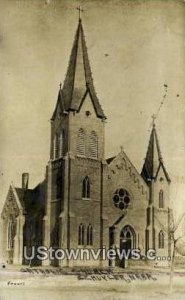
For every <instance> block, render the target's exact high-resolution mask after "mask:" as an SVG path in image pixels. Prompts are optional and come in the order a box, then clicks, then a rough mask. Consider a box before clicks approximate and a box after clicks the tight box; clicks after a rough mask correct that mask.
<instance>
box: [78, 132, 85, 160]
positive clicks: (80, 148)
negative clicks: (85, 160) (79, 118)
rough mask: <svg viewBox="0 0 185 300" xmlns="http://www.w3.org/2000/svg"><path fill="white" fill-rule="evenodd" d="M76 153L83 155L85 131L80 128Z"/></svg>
mask: <svg viewBox="0 0 185 300" xmlns="http://www.w3.org/2000/svg"><path fill="white" fill-rule="evenodd" d="M77 155H82V156H85V132H84V130H83V129H82V128H81V129H80V130H79V132H78V137H77Z"/></svg>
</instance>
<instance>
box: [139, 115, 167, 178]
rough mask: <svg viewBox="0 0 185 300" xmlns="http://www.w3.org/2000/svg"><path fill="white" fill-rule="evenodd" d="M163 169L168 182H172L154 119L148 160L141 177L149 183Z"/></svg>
mask: <svg viewBox="0 0 185 300" xmlns="http://www.w3.org/2000/svg"><path fill="white" fill-rule="evenodd" d="M161 167H162V169H163V172H164V174H165V177H166V179H167V181H168V182H170V178H169V175H168V173H167V171H166V169H165V166H164V162H163V158H162V154H161V149H160V145H159V140H158V136H157V131H156V126H155V119H154V118H153V124H152V131H151V134H150V139H149V144H148V149H147V153H146V158H145V161H144V165H143V168H142V172H141V175H142V177H143V178H144V179H145V180H146V181H147V182H148V181H150V180H152V179H156V178H157V175H158V172H159V169H160V168H161Z"/></svg>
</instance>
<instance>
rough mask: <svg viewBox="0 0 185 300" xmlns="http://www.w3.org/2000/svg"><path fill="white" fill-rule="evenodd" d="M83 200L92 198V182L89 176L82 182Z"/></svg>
mask: <svg viewBox="0 0 185 300" xmlns="http://www.w3.org/2000/svg"><path fill="white" fill-rule="evenodd" d="M82 198H87V199H89V198H90V181H89V177H88V176H86V177H85V178H84V179H83V182H82Z"/></svg>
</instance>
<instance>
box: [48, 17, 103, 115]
mask: <svg viewBox="0 0 185 300" xmlns="http://www.w3.org/2000/svg"><path fill="white" fill-rule="evenodd" d="M87 93H89V94H90V97H91V100H92V103H93V106H94V109H95V112H96V115H97V117H98V118H102V119H105V118H106V117H105V115H104V112H103V110H102V108H101V106H100V103H99V100H98V97H97V95H96V92H95V88H94V83H93V78H92V73H91V68H90V63H89V58H88V53H87V47H86V42H85V36H84V31H83V26H82V21H81V18H80V17H79V22H78V27H77V30H76V34H75V39H74V43H73V47H72V50H71V55H70V59H69V65H68V69H67V73H66V77H65V80H64V84H63V87H62V88H61V89H60V90H59V96H58V102H60V106H61V107H62V108H63V109H64V110H65V112H68V111H78V110H79V108H80V105H81V103H82V101H83V98H84V97H85V95H86V94H87ZM54 115H55V112H54V114H53V117H52V119H53V118H54Z"/></svg>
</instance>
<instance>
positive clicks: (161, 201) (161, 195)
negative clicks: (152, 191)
mask: <svg viewBox="0 0 185 300" xmlns="http://www.w3.org/2000/svg"><path fill="white" fill-rule="evenodd" d="M159 208H164V192H163V190H160V192H159Z"/></svg>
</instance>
